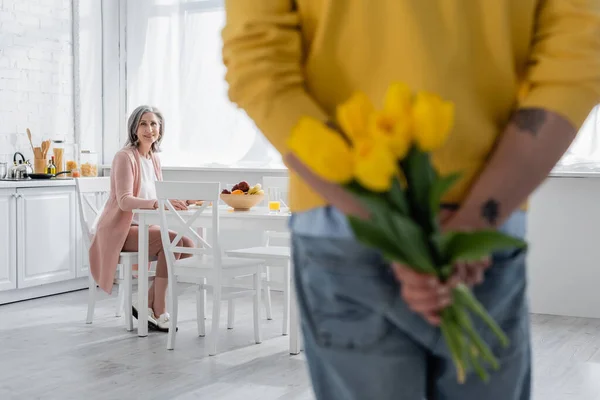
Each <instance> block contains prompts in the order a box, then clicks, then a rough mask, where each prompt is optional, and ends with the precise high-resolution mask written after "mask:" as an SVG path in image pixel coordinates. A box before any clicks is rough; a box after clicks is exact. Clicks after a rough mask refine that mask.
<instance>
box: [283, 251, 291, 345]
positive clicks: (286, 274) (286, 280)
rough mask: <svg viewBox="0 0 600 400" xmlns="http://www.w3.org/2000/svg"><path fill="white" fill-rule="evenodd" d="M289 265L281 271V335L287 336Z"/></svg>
mask: <svg viewBox="0 0 600 400" xmlns="http://www.w3.org/2000/svg"><path fill="white" fill-rule="evenodd" d="M290 284H291V278H290V263H288V265H286V266H285V268H284V269H283V329H282V335H284V336H285V335H287V334H288V325H289V320H290Z"/></svg>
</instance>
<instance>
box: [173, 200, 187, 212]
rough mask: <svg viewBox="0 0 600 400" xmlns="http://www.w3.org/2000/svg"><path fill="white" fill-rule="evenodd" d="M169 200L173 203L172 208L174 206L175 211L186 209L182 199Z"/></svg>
mask: <svg viewBox="0 0 600 400" xmlns="http://www.w3.org/2000/svg"><path fill="white" fill-rule="evenodd" d="M170 201H171V204H172V205H173V208H175V209H176V210H177V211H185V210H187V209H188V206H187V204H186V202H185V201H183V200H170Z"/></svg>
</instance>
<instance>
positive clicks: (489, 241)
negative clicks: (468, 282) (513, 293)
mask: <svg viewBox="0 0 600 400" xmlns="http://www.w3.org/2000/svg"><path fill="white" fill-rule="evenodd" d="M432 241H433V242H435V244H436V245H437V247H438V248H439V249H440V252H441V254H442V255H443V258H444V260H445V261H446V262H447V263H450V264H452V263H454V262H457V261H478V260H481V259H482V258H484V257H487V256H490V255H491V254H492V253H494V252H496V251H500V250H509V249H520V248H526V247H527V243H526V242H525V241H524V240H521V239H518V238H515V237H513V236H510V235H507V234H505V233H502V232H499V231H496V230H483V231H475V232H449V233H445V234H443V235H438V236H434V237H433V240H432Z"/></svg>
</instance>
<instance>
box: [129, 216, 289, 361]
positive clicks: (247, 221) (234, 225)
mask: <svg viewBox="0 0 600 400" xmlns="http://www.w3.org/2000/svg"><path fill="white" fill-rule="evenodd" d="M219 207H221V208H220V209H219V225H220V227H219V228H220V230H223V231H225V230H246V231H255V232H256V231H263V232H264V231H274V232H287V231H288V221H289V218H290V215H291V214H290V213H289V211H288V210H286V209H282V210H281V212H279V213H271V212H269V210H268V208H267V207H255V208H253V209H251V210H249V211H233V210H232V209H231V208H229V207H227V206H219ZM195 211H196V210H194V209H193V208H192V209H190V210H189V211H180V214H181V215H182V216H184V215H185V214H186V213H190V214H192V213H194V212H195ZM133 212H134V214H137V215H138V219H139V237H138V246H139V247H138V264H139V267H138V310H139V311H140V312H138V329H137V330H138V336H142V337H143V336H148V314H147V313H146V312H143V310H146V309H148V268H142V267H141V266H142V265H148V261H149V260H148V258H149V257H148V227H149V226H151V225H160V215H159V212H158V210H140V209H138V210H133ZM168 213H170V212H167V214H168ZM211 225H212V212H211V207H208V208H207V209H206V210H204V212H203V213H202V215H201V216H200V217H198V218H197V219H196V220H195V221H194V223H193V228H196V229H199V228H204V229H210V228H211ZM290 275H291V277H292V278H291V279H292V280H293V276H294V274H293V273H292V274H290ZM290 287H291V294H290V335H289V336H290V337H289V339H290V354H299V353H300V349H301V337H300V323H299V315H298V307H297V302H296V292H295V286H294V284H293V282H292V284H291V285H290Z"/></svg>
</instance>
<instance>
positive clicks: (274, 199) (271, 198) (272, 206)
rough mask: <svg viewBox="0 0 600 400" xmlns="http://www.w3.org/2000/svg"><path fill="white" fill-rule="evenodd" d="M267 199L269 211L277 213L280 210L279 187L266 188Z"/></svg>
mask: <svg viewBox="0 0 600 400" xmlns="http://www.w3.org/2000/svg"><path fill="white" fill-rule="evenodd" d="M267 201H268V202H269V212H270V213H278V212H279V211H280V210H281V191H280V190H279V188H275V187H271V188H268V189H267Z"/></svg>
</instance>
